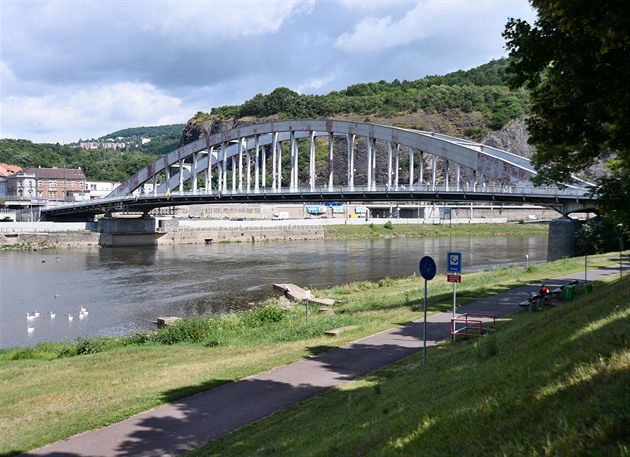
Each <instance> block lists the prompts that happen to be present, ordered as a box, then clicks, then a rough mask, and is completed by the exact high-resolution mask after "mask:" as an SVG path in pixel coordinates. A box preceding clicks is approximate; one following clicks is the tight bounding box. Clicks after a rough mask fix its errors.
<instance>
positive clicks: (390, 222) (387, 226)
mask: <svg viewBox="0 0 630 457" xmlns="http://www.w3.org/2000/svg"><path fill="white" fill-rule="evenodd" d="M383 227H385V228H386V229H387V230H394V224H392V221H387V222H385V225H383Z"/></svg>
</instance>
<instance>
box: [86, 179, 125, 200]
mask: <svg viewBox="0 0 630 457" xmlns="http://www.w3.org/2000/svg"><path fill="white" fill-rule="evenodd" d="M119 185H120V183H119V182H113V181H86V182H85V190H86V191H87V192H89V194H90V200H97V199H99V198H103V197H107V196H108V195H109V194H110V193H111V192H112V191H113V190H114V189H115V188H116V187H118V186H119Z"/></svg>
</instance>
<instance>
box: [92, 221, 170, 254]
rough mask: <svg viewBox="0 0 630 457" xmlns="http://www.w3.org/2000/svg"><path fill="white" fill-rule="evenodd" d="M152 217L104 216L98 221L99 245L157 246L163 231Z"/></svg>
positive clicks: (109, 246)
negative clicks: (160, 231) (157, 227)
mask: <svg viewBox="0 0 630 457" xmlns="http://www.w3.org/2000/svg"><path fill="white" fill-rule="evenodd" d="M155 224H156V221H155V218H153V217H104V218H102V219H100V220H99V221H98V230H99V232H100V233H101V237H100V240H99V245H100V246H101V247H108V248H111V247H123V246H157V240H158V238H160V237H161V236H163V235H164V234H163V233H158V232H157V231H156V225H155Z"/></svg>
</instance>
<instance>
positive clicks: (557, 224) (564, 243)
mask: <svg viewBox="0 0 630 457" xmlns="http://www.w3.org/2000/svg"><path fill="white" fill-rule="evenodd" d="M579 227H580V222H579V221H576V220H575V219H571V218H570V217H566V216H563V217H561V218H559V219H554V220H553V221H551V222H550V223H549V234H548V238H547V239H548V242H547V261H548V262H553V261H554V260H559V259H562V258H565V257H575V256H576V255H577V239H576V237H575V233H576V231H577V229H578V228H579Z"/></svg>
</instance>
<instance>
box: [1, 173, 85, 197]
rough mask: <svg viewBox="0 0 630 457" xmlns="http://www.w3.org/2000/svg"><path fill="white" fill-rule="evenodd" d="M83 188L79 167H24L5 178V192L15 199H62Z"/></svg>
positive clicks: (82, 177)
mask: <svg viewBox="0 0 630 457" xmlns="http://www.w3.org/2000/svg"><path fill="white" fill-rule="evenodd" d="M84 190H85V174H84V173H83V170H81V169H80V168H25V169H23V170H21V171H19V172H17V173H14V174H12V175H11V176H9V177H8V178H7V194H8V195H9V196H10V197H14V198H15V199H16V200H33V199H37V200H39V201H41V200H45V201H64V200H66V197H67V196H68V195H70V194H71V193H73V192H76V191H84Z"/></svg>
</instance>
